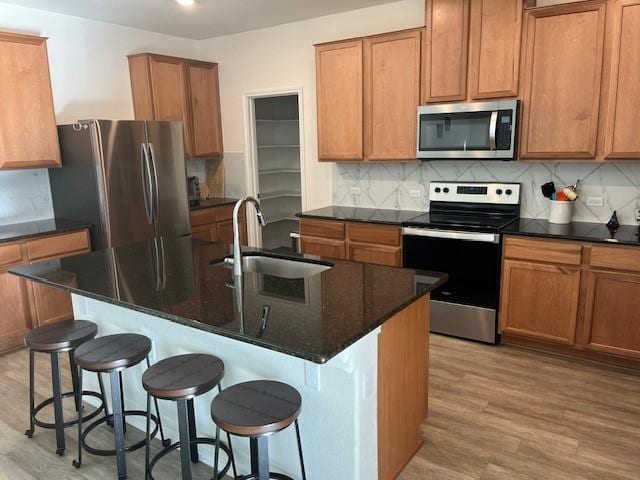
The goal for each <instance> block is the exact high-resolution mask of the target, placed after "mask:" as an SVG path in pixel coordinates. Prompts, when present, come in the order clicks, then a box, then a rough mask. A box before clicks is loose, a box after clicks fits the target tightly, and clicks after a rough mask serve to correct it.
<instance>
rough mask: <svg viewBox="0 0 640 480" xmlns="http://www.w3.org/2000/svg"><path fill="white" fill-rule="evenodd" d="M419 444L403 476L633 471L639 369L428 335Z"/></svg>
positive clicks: (602, 476)
mask: <svg viewBox="0 0 640 480" xmlns="http://www.w3.org/2000/svg"><path fill="white" fill-rule="evenodd" d="M429 395H430V396H429V418H428V419H427V421H426V422H425V424H424V425H423V429H422V431H423V438H424V445H423V446H422V448H421V449H420V451H419V452H418V454H417V455H416V456H415V457H414V459H413V460H412V461H411V462H410V463H409V465H408V466H407V467H406V468H405V470H404V471H403V472H402V474H401V475H400V477H399V478H400V480H417V479H421V480H422V479H424V480H427V479H428V480H525V479H526V480H532V479H535V480H538V479H540V480H583V479H584V480H596V479H598V480H638V479H640V376H639V375H636V374H634V373H631V372H621V371H618V370H613V369H609V368H607V367H600V366H597V365H594V364H587V363H581V362H578V361H574V360H568V359H565V358H561V357H555V356H549V355H545V354H541V353H537V352H530V351H526V350H520V349H517V348H514V347H506V346H500V347H490V346H486V345H481V344H476V343H472V342H466V341H462V340H456V339H452V338H448V337H443V336H439V335H431V368H430V389H429Z"/></svg>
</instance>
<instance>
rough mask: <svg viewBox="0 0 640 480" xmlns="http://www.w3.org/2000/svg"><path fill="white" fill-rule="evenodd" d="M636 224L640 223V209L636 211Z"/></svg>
mask: <svg viewBox="0 0 640 480" xmlns="http://www.w3.org/2000/svg"><path fill="white" fill-rule="evenodd" d="M636 222H640V209H638V210H636Z"/></svg>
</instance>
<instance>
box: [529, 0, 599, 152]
mask: <svg viewBox="0 0 640 480" xmlns="http://www.w3.org/2000/svg"><path fill="white" fill-rule="evenodd" d="M605 10H606V3H605V2H604V1H589V2H577V3H571V4H565V5H557V6H552V7H547V8H539V9H535V10H530V11H529V12H527V14H526V32H527V39H526V47H525V66H524V81H523V92H522V101H523V106H522V107H523V111H522V129H521V137H520V145H521V153H520V157H521V158H567V157H568V158H594V157H595V154H596V140H597V129H598V112H599V102H600V80H601V76H602V51H603V39H604V23H605V22H604V20H605Z"/></svg>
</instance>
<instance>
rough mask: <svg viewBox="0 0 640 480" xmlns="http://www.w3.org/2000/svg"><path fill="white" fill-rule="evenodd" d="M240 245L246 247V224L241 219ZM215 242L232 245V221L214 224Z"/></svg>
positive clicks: (239, 225) (239, 222) (239, 223)
mask: <svg viewBox="0 0 640 480" xmlns="http://www.w3.org/2000/svg"><path fill="white" fill-rule="evenodd" d="M238 227H239V228H240V245H247V224H246V222H245V221H244V219H243V218H241V219H239V221H238ZM216 231H217V240H218V241H219V242H223V243H228V244H232V243H233V220H225V221H224V222H218V223H217V224H216Z"/></svg>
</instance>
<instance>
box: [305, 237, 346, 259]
mask: <svg viewBox="0 0 640 480" xmlns="http://www.w3.org/2000/svg"><path fill="white" fill-rule="evenodd" d="M300 252H301V253H306V254H309V255H318V256H320V257H327V258H337V259H339V260H345V259H346V258H347V251H346V248H345V244H344V241H341V240H329V239H328V238H316V237H305V236H303V237H301V238H300Z"/></svg>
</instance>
